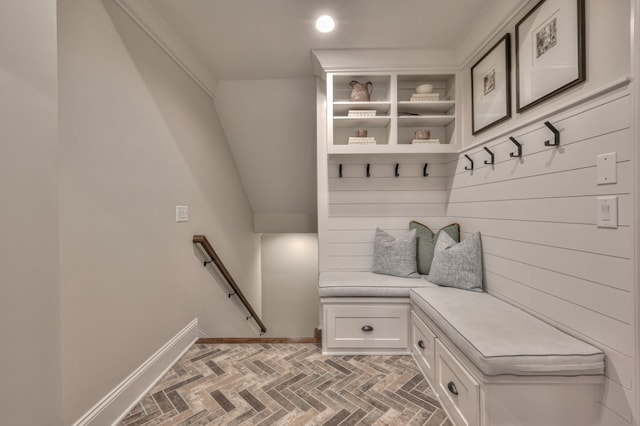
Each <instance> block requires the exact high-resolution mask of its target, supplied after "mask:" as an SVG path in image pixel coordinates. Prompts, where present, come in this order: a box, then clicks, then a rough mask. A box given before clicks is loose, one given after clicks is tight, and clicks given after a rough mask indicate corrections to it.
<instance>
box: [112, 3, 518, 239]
mask: <svg viewBox="0 0 640 426" xmlns="http://www.w3.org/2000/svg"><path fill="white" fill-rule="evenodd" d="M113 1H116V2H117V3H118V4H119V5H120V6H122V7H123V8H124V9H125V10H126V11H127V12H128V13H129V14H130V15H131V16H132V17H133V18H134V19H135V20H136V21H137V22H138V24H140V25H141V26H142V27H143V28H144V29H145V30H146V31H147V32H148V33H149V34H150V35H151V36H152V37H154V38H155V39H156V41H157V42H158V43H159V44H160V45H161V46H163V47H164V48H165V50H167V51H168V52H169V54H170V55H172V56H173V57H174V59H176V60H177V61H178V62H179V63H180V64H181V65H182V66H183V68H184V69H185V71H186V72H188V73H189V74H190V75H191V76H192V77H193V78H194V80H196V82H198V84H200V85H201V87H203V89H204V90H205V91H207V93H209V94H210V95H212V97H213V98H214V100H215V105H216V108H217V110H218V113H219V115H220V119H221V122H222V125H223V127H224V130H225V133H226V135H227V139H228V143H229V146H230V148H231V151H232V153H233V156H234V159H235V161H236V163H237V166H238V169H239V171H240V175H241V176H242V181H243V184H244V187H245V190H246V192H247V195H248V197H249V200H250V202H251V205H252V207H253V209H254V215H255V229H256V231H257V232H315V231H316V224H315V212H316V180H315V177H316V171H315V149H316V148H315V144H316V141H315V134H316V130H315V108H316V106H315V105H316V104H315V81H314V76H313V69H312V61H311V51H312V50H316V49H428V50H432V51H440V52H455V51H456V50H458V51H459V50H463V51H464V52H463V53H464V54H465V55H466V54H468V52H469V51H470V50H471V49H475V48H477V47H476V46H477V45H478V43H480V42H481V41H482V40H481V39H482V38H483V37H484V38H487V37H488V36H489V35H490V34H488V31H486V30H483V31H480V33H481V34H479V33H478V31H477V29H478V28H479V27H483V26H492V25H493V23H494V22H495V21H496V20H500V19H504V17H506V16H507V15H508V14H509V13H511V12H513V10H515V9H516V8H517V6H518V5H519V4H521V3H523V2H525V1H526V0H517V1H516V0H446V1H444V0H393V1H389V0H113ZM325 13H326V14H330V15H332V16H334V18H335V19H336V29H335V31H334V32H332V33H329V34H322V33H319V32H317V31H316V30H315V29H314V26H313V25H314V21H315V19H316V18H317V17H318V16H319V15H321V14H325ZM461 45H462V46H463V48H462V49H460V46H461ZM451 56H452V57H455V54H452V55H451Z"/></svg>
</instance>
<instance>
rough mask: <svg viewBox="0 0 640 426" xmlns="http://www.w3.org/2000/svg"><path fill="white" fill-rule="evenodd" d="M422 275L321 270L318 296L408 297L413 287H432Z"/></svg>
mask: <svg viewBox="0 0 640 426" xmlns="http://www.w3.org/2000/svg"><path fill="white" fill-rule="evenodd" d="M433 286H435V284H432V283H430V282H428V281H427V280H425V279H423V278H422V277H419V278H402V277H393V276H390V275H380V274H374V273H372V272H322V273H320V279H319V282H318V294H319V295H320V297H409V291H410V290H411V289H412V288H415V287H433Z"/></svg>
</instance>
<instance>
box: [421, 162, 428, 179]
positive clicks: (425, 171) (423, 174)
mask: <svg viewBox="0 0 640 426" xmlns="http://www.w3.org/2000/svg"><path fill="white" fill-rule="evenodd" d="M428 165H429V163H424V167H423V168H422V176H424V177H427V176H429V173H427V166H428Z"/></svg>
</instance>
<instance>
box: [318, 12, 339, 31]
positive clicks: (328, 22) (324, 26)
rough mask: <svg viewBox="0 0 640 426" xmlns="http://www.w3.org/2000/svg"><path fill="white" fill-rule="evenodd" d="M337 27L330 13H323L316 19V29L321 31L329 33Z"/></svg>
mask: <svg viewBox="0 0 640 426" xmlns="http://www.w3.org/2000/svg"><path fill="white" fill-rule="evenodd" d="M335 27H336V23H335V21H334V20H333V18H332V17H331V16H329V15H322V16H321V17H319V18H318V20H317V21H316V29H317V30H318V31H320V32H321V33H328V32H331V31H333V29H334V28H335Z"/></svg>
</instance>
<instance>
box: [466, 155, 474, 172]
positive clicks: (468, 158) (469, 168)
mask: <svg viewBox="0 0 640 426" xmlns="http://www.w3.org/2000/svg"><path fill="white" fill-rule="evenodd" d="M464 156H465V157H467V160H469V162H470V163H471V167H465V168H464V169H465V170H473V160H472V159H471V157H469V156H468V155H467V154H465V155H464Z"/></svg>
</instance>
